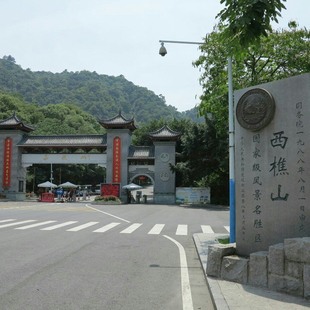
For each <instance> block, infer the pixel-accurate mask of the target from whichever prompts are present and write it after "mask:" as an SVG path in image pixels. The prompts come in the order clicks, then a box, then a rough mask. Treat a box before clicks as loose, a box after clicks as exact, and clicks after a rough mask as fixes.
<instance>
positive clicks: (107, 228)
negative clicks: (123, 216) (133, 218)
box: [93, 223, 120, 233]
mask: <svg viewBox="0 0 310 310" xmlns="http://www.w3.org/2000/svg"><path fill="white" fill-rule="evenodd" d="M119 224H120V223H111V224H108V225H105V226H103V227H101V228H99V229H97V230H94V231H93V232H98V233H103V232H106V231H108V230H109V229H111V228H113V227H115V226H117V225H119Z"/></svg>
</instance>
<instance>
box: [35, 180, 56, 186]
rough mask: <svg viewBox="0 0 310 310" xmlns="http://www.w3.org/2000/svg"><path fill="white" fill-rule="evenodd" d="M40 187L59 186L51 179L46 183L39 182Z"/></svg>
mask: <svg viewBox="0 0 310 310" xmlns="http://www.w3.org/2000/svg"><path fill="white" fill-rule="evenodd" d="M38 187H51V188H55V187H58V186H57V185H56V184H54V183H52V182H50V181H46V182H44V183H40V184H38Z"/></svg>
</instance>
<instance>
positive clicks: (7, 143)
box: [3, 138, 12, 187]
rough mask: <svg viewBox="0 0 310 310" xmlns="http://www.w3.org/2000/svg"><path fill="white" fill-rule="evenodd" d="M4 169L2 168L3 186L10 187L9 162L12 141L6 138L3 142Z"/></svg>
mask: <svg viewBox="0 0 310 310" xmlns="http://www.w3.org/2000/svg"><path fill="white" fill-rule="evenodd" d="M4 143H5V144H4V167H3V186H4V187H10V186H11V160H12V139H11V138H6V139H5V141H4Z"/></svg>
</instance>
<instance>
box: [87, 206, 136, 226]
mask: <svg viewBox="0 0 310 310" xmlns="http://www.w3.org/2000/svg"><path fill="white" fill-rule="evenodd" d="M86 207H87V208H90V209H93V210H95V211H97V212H101V213H103V214H106V215H109V216H112V217H114V218H116V219H118V220H121V221H123V222H126V223H130V221H127V220H125V219H122V218H121V217H118V216H116V215H113V214H111V213H107V212H104V211H101V210H98V209H96V208H93V207H90V206H88V205H86Z"/></svg>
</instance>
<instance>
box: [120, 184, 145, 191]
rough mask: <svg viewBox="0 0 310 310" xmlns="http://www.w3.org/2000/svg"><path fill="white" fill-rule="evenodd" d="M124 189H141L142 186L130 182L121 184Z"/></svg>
mask: <svg viewBox="0 0 310 310" xmlns="http://www.w3.org/2000/svg"><path fill="white" fill-rule="evenodd" d="M123 188H124V189H128V190H135V189H141V188H142V186H140V185H138V184H135V183H130V184H128V185H125V186H123Z"/></svg>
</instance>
